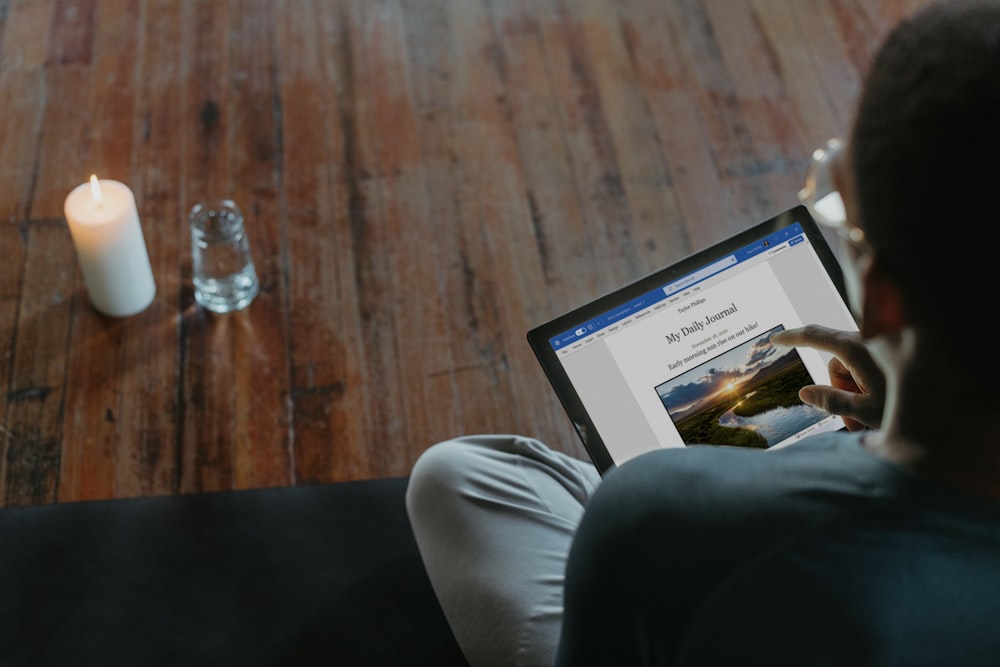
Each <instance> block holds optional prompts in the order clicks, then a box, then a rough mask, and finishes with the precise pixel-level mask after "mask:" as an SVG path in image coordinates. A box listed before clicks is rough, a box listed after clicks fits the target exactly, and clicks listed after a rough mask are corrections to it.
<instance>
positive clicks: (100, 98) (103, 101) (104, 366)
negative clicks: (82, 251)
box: [57, 3, 155, 502]
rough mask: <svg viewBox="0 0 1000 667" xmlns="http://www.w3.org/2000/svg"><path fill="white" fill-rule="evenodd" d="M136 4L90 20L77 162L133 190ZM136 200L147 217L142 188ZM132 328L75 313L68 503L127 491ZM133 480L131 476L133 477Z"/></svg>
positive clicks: (63, 469)
mask: <svg viewBox="0 0 1000 667" xmlns="http://www.w3.org/2000/svg"><path fill="white" fill-rule="evenodd" d="M135 7H137V5H135V4H134V3H117V5H116V4H115V3H105V4H104V5H102V7H101V15H100V17H99V18H97V19H94V20H89V21H88V22H89V23H90V24H93V25H94V26H95V28H94V35H93V40H92V43H91V41H90V40H88V42H87V45H86V50H87V60H88V61H90V63H91V64H92V67H89V68H87V70H86V72H87V74H88V76H87V85H88V88H89V89H90V91H91V95H92V99H93V103H92V105H91V107H90V108H91V109H92V110H93V112H92V115H91V117H90V119H89V123H88V131H87V132H86V137H87V139H86V141H87V148H88V152H87V155H88V157H89V159H88V160H87V162H86V164H85V165H80V166H79V167H75V169H76V170H77V173H78V174H79V177H80V178H81V179H83V178H85V177H86V174H87V173H88V172H89V173H95V174H97V175H98V176H99V177H101V178H111V179H115V180H119V181H123V182H125V183H126V184H127V185H129V186H130V187H132V188H133V189H134V188H135V187H136V184H135V183H134V182H131V179H130V173H131V170H130V153H131V146H132V142H131V135H132V127H133V116H134V113H133V111H132V104H131V95H129V94H128V93H127V91H129V90H130V89H131V88H132V83H133V82H132V80H133V78H134V76H135V73H136V72H137V71H138V67H137V64H136V63H137V60H136V56H137V53H136V51H137V48H136V45H137V36H136V34H137V31H135V30H134V28H135V25H136V23H137V20H138V16H137V13H135V12H131V11H129V10H130V8H135ZM65 13H66V8H65V7H60V8H59V9H58V10H57V16H61V15H63V14H65ZM77 20H79V17H77ZM88 37H89V36H88ZM122 56H124V57H122ZM123 91H126V92H124V93H123ZM137 204H138V206H139V211H140V221H141V220H142V217H143V215H142V214H143V211H142V205H141V199H139V198H138V193H137ZM146 226H148V221H147V225H146ZM147 244H148V242H147ZM154 277H155V274H154ZM84 303H86V301H85V300H84ZM127 328H128V324H126V323H125V322H120V321H116V320H114V319H111V318H106V317H104V316H102V315H100V314H98V313H97V312H95V311H94V310H93V309H92V308H90V307H89V305H87V306H86V307H84V308H80V309H79V310H78V311H75V312H74V317H73V320H72V323H71V332H70V340H71V347H70V354H69V363H68V368H67V377H66V385H67V392H66V406H65V420H64V423H63V431H62V453H61V464H60V471H59V473H60V474H59V477H60V482H59V488H60V500H61V501H63V502H65V501H73V500H90V499H100V498H108V497H113V496H115V495H119V493H120V490H119V489H118V488H117V485H116V478H117V477H119V475H116V467H117V466H118V465H119V460H120V456H119V451H120V449H121V447H122V434H121V428H122V426H125V427H127V426H128V424H129V422H128V420H127V416H126V415H124V414H123V413H122V399H123V395H124V394H126V393H127V389H126V388H125V387H123V384H122V381H121V379H122V376H123V375H124V374H126V373H128V372H129V368H128V366H127V360H126V348H125V344H126V340H127V339H128V334H127ZM81 348H82V349H81ZM131 472H132V471H130V473H131ZM128 478H129V480H131V479H132V475H131V474H129V475H128ZM124 495H135V493H132V494H128V493H125V494H124Z"/></svg>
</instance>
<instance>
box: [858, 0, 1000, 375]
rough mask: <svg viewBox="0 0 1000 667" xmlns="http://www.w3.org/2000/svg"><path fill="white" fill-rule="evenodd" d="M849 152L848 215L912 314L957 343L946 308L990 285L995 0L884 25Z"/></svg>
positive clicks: (997, 139)
mask: <svg viewBox="0 0 1000 667" xmlns="http://www.w3.org/2000/svg"><path fill="white" fill-rule="evenodd" d="M851 159H852V165H853V169H854V175H855V179H856V183H857V195H858V206H859V212H860V220H859V221H858V222H859V224H860V225H861V226H862V227H863V228H864V229H865V230H866V233H867V234H868V236H869V238H870V240H871V241H872V245H874V246H875V248H876V249H877V251H878V253H879V255H881V256H882V258H883V259H884V266H885V267H886V270H887V271H889V273H890V274H891V275H893V276H894V277H896V278H897V280H898V282H899V284H900V285H901V287H902V288H903V290H904V293H905V295H906V297H907V304H908V308H909V309H910V312H911V315H912V316H913V317H914V318H915V320H916V322H915V323H916V324H917V326H920V327H923V328H924V329H926V330H927V331H929V332H930V333H932V334H934V335H935V338H939V339H941V340H944V341H945V342H946V343H947V344H948V345H949V347H951V348H952V349H955V350H959V349H960V347H956V345H958V346H964V347H965V348H968V347H969V338H968V336H969V334H970V331H969V327H967V326H959V327H956V326H955V323H954V318H955V317H956V316H957V317H963V311H964V312H967V313H970V314H971V313H976V312H981V309H982V305H983V304H984V302H986V301H987V300H992V299H993V298H994V296H993V293H994V290H995V289H997V288H1000V278H998V276H1000V274H998V273H997V268H998V266H1000V262H998V261H997V257H996V253H997V249H998V248H1000V208H998V204H1000V201H998V198H997V195H998V194H1000V2H998V1H997V0H985V1H984V0H947V1H944V2H939V3H937V4H934V5H930V6H928V7H926V8H924V9H922V10H920V11H919V12H917V13H915V14H913V15H912V16H910V17H909V18H907V19H905V20H904V21H903V22H901V23H900V24H899V25H898V26H896V27H895V28H894V29H893V30H892V32H891V33H890V34H889V36H888V37H887V38H886V40H885V41H884V42H883V44H882V46H881V47H880V48H879V50H878V52H877V53H876V55H875V58H874V60H873V62H872V65H871V68H870V70H869V72H868V75H867V77H866V79H865V83H864V89H863V91H862V94H861V98H860V101H859V105H858V110H857V113H856V115H855V121H854V127H853V130H852V134H851ZM984 295H985V297H984ZM949 312H950V313H952V314H949ZM971 328H973V329H977V330H981V331H986V330H987V329H988V328H989V327H987V326H985V324H981V325H979V326H976V325H973V326H972V327H971ZM956 330H958V332H959V335H955V333H954V332H955V331H956ZM949 332H952V333H949ZM959 336H960V337H959ZM989 339H990V340H995V336H990V337H989ZM982 352H983V350H981V349H980V350H975V353H977V354H980V355H981V354H982Z"/></svg>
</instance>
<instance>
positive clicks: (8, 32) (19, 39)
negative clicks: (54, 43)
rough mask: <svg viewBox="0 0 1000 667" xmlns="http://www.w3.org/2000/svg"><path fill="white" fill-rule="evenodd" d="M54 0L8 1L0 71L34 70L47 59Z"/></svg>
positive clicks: (0, 48)
mask: <svg viewBox="0 0 1000 667" xmlns="http://www.w3.org/2000/svg"><path fill="white" fill-rule="evenodd" d="M54 11H55V1H54V0H10V2H9V3H8V4H7V11H6V12H5V14H6V15H5V18H4V26H5V29H4V39H3V44H2V45H0V72H8V71H11V70H36V69H41V68H42V67H43V66H44V65H45V61H46V58H47V57H48V50H49V42H50V29H51V27H52V17H53V12H54Z"/></svg>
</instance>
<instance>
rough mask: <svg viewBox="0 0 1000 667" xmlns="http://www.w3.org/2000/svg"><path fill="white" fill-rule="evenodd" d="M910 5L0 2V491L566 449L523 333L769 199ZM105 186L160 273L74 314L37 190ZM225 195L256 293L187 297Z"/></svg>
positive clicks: (213, 479)
mask: <svg viewBox="0 0 1000 667" xmlns="http://www.w3.org/2000/svg"><path fill="white" fill-rule="evenodd" d="M924 4H926V1H925V0H891V1H889V0H887V1H885V2H877V3H872V2H866V1H864V0H668V1H662V0H579V1H570V0H502V1H501V0H419V1H418V0H297V1H296V2H286V3H278V2H272V1H269V0H0V108H2V109H3V113H2V114H0V419H2V422H0V504H2V505H11V506H12V505H26V504H45V503H54V502H71V501H78V500H88V499H100V498H114V497H129V496H141V495H160V494H177V493H190V492H197V491H211V490H222V489H246V488H257V487H265V486H283V485H293V484H319V483H326V482H332V481H342V480H353V479H367V478H377V477H384V476H394V475H404V474H406V473H407V472H408V471H409V469H410V467H411V466H412V464H413V462H414V461H415V460H416V458H417V457H418V456H419V455H420V453H421V452H422V451H424V450H425V449H426V448H427V447H428V446H430V445H431V444H433V443H434V442H436V441H438V440H442V439H445V438H449V437H452V436H455V435H460V434H468V433H482V432H518V433H524V434H527V435H532V436H535V437H539V438H541V439H543V440H546V441H548V442H549V443H550V444H552V445H553V446H554V447H556V448H557V449H560V450H562V451H566V452H568V453H571V454H575V455H578V456H584V452H583V450H582V448H581V447H580V445H579V443H578V441H577V438H576V435H575V433H574V432H573V430H572V428H571V425H570V424H569V422H568V420H567V418H566V416H565V414H564V413H563V411H562V409H561V407H560V406H559V404H558V402H557V401H556V399H555V397H554V395H553V394H552V392H551V389H550V388H549V386H548V384H547V381H546V380H545V378H544V376H543V374H542V372H541V370H540V368H539V367H538V364H537V362H536V361H535V359H534V356H533V355H532V353H531V351H530V349H529V348H528V346H527V343H526V341H525V333H526V331H527V330H528V329H529V328H531V327H533V326H535V325H537V324H539V323H541V322H543V321H544V320H546V319H548V318H550V317H552V316H554V315H557V314H559V313H561V312H564V311H566V310H568V309H569V308H571V307H574V306H576V305H578V304H580V303H582V302H584V301H586V300H588V299H590V298H593V297H595V296H598V295H600V294H603V293H605V292H607V291H609V290H611V289H613V288H614V287H616V286H618V285H621V284H623V283H624V282H626V281H630V280H633V279H635V278H638V277H640V276H642V275H644V274H646V273H648V272H650V271H652V270H655V269H656V268H657V267H659V266H662V265H663V264H665V263H667V262H670V261H673V260H676V259H678V258H680V257H682V256H684V255H686V254H688V253H689V252H691V251H693V250H695V249H697V248H700V247H703V246H705V245H707V244H709V243H712V242H714V241H716V240H719V239H721V238H723V237H725V236H728V235H730V234H732V233H734V232H736V231H738V230H740V229H743V228H744V227H746V226H748V225H750V224H752V223H754V222H756V221H758V220H760V219H763V218H765V217H767V216H769V215H771V214H773V213H777V212H778V211H780V210H782V209H784V208H787V207H789V206H791V205H793V204H794V203H795V192H796V190H797V187H798V184H799V181H800V179H801V178H802V173H803V171H804V169H805V165H806V160H807V156H808V154H809V152H810V150H811V149H812V147H813V146H815V145H818V144H819V143H820V142H822V141H823V140H825V139H826V138H828V137H830V136H833V135H836V134H842V133H844V132H846V131H847V129H848V126H849V123H850V119H851V114H852V112H853V107H854V104H855V103H856V99H857V95H858V93H859V91H860V87H861V83H862V80H863V76H864V71H865V68H866V67H867V66H868V63H869V62H870V59H871V56H872V53H873V52H874V50H875V49H876V48H877V45H878V43H879V40H880V39H881V38H882V37H883V36H884V35H885V34H886V32H887V31H888V30H889V29H891V27H892V26H893V25H894V24H895V23H896V22H897V21H899V20H900V19H901V18H902V17H903V16H905V15H906V14H907V13H909V12H911V11H914V10H916V9H917V8H919V7H921V6H923V5H924ZM90 173H97V174H99V175H100V176H102V177H106V178H115V179H117V180H121V181H123V182H125V183H128V184H129V185H130V186H131V187H132V189H133V191H134V192H135V195H136V199H137V202H138V205H139V210H140V216H141V219H142V224H143V231H144V234H145V238H146V243H147V246H148V248H149V254H150V260H151V262H152V264H153V271H154V275H155V278H156V282H157V294H156V298H155V300H154V301H153V304H152V305H151V306H150V307H149V309H147V310H146V311H144V312H143V313H141V314H139V315H136V316H133V317H130V318H127V319H123V320H115V319H110V318H106V317H104V316H101V315H99V314H97V313H96V312H95V311H94V310H93V309H92V308H91V307H90V305H89V301H88V298H87V294H86V291H85V288H84V285H83V281H82V277H81V275H80V272H79V269H78V266H77V263H76V256H75V252H74V249H73V245H72V242H71V240H70V237H69V234H68V230H67V227H66V222H65V219H64V218H63V211H62V205H63V200H64V198H65V196H66V194H67V193H68V192H69V191H70V190H71V189H72V188H73V187H75V186H76V185H78V184H79V183H81V182H83V181H84V180H86V178H87V177H88V176H89V174H90ZM213 198H232V199H233V200H234V201H236V203H237V204H238V205H239V206H240V207H241V209H242V210H243V212H244V215H245V223H246V229H247V235H248V237H249V239H250V244H251V251H252V253H253V256H254V260H255V263H256V267H257V270H258V274H259V276H260V280H261V285H262V290H261V294H260V296H259V297H258V298H257V299H256V300H255V301H254V303H253V304H252V305H251V306H250V307H249V308H248V309H247V310H245V311H242V312H238V313H232V314H229V315H215V314H211V313H208V312H206V311H204V310H203V309H201V308H200V307H199V306H197V304H196V303H195V301H194V296H193V290H192V285H191V270H192V267H191V258H190V242H191V239H190V233H189V230H188V222H187V215H188V212H189V211H190V209H191V207H192V206H193V205H194V204H195V203H196V202H198V201H202V200H206V199H213Z"/></svg>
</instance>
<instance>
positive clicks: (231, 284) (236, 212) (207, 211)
mask: <svg viewBox="0 0 1000 667" xmlns="http://www.w3.org/2000/svg"><path fill="white" fill-rule="evenodd" d="M189 220H190V222H191V257H192V260H193V263H194V298H195V299H196V300H197V301H198V303H200V304H201V305H202V306H204V307H205V308H207V309H209V310H211V311H213V312H216V313H228V312H231V311H234V310H242V309H243V308H246V307H247V306H249V305H250V302H251V301H253V300H254V297H256V296H257V292H259V291H260V283H259V282H258V280H257V271H256V269H254V265H253V260H252V259H251V258H250V244H249V243H248V242H247V236H246V232H245V231H244V229H243V213H242V211H240V208H239V206H237V205H236V203H235V202H233V201H232V200H230V199H223V200H219V201H211V202H201V203H199V204H196V205H195V207H194V208H192V209H191V214H190V216H189Z"/></svg>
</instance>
